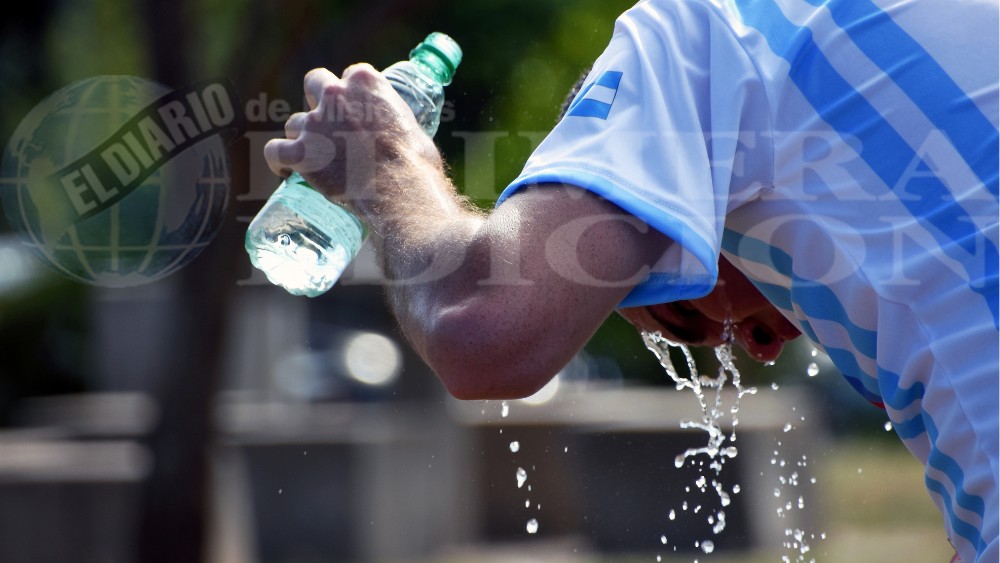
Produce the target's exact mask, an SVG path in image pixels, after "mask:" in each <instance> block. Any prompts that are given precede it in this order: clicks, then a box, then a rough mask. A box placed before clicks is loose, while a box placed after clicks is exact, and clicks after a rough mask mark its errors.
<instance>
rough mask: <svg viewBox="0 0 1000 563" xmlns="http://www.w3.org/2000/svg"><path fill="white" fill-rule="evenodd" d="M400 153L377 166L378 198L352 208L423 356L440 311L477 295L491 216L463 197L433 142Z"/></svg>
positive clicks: (405, 326)
mask: <svg viewBox="0 0 1000 563" xmlns="http://www.w3.org/2000/svg"><path fill="white" fill-rule="evenodd" d="M394 152H395V153H396V154H397V157H396V158H393V159H392V160H390V161H387V162H384V163H382V164H380V165H379V169H378V172H377V174H376V188H375V190H374V197H368V198H364V199H361V200H357V201H354V202H351V205H352V207H353V208H354V210H355V211H356V212H357V213H358V214H359V215H360V216H361V217H362V219H363V220H364V221H365V222H366V224H367V225H368V226H369V229H370V232H371V236H370V239H369V240H370V244H372V245H373V246H374V249H375V254H376V256H377V258H378V261H379V264H380V266H381V268H382V271H383V274H384V275H385V278H386V293H387V297H388V301H389V303H390V306H391V307H392V310H393V313H394V314H395V315H396V317H397V319H398V321H399V323H400V327H401V328H402V329H403V332H404V333H405V334H406V335H407V337H408V338H409V339H410V340H411V342H412V343H413V344H414V346H415V347H416V348H417V349H418V351H420V352H421V353H423V352H424V349H425V348H426V335H427V334H428V333H429V332H430V325H432V324H433V322H434V319H435V315H436V312H437V311H438V310H440V309H442V308H446V307H447V306H448V303H447V300H449V299H461V298H462V296H464V295H468V294H469V293H470V292H472V291H474V290H475V287H476V283H475V282H476V281H477V280H476V275H475V274H474V273H471V272H470V270H472V269H474V268H475V266H474V265H475V264H476V263H477V262H479V261H480V260H478V259H477V258H476V256H474V254H475V252H476V251H477V249H479V248H481V247H482V246H484V245H481V244H477V242H476V241H477V239H479V238H481V233H482V229H483V226H484V224H485V221H486V215H485V214H484V213H482V212H481V211H478V210H476V209H475V208H474V207H473V206H472V205H470V204H469V203H468V202H467V201H466V200H465V199H464V198H462V197H461V196H459V195H458V194H457V192H456V191H455V189H454V187H453V185H452V183H451V181H450V180H449V179H448V177H447V176H446V174H445V171H444V167H443V165H442V162H441V158H440V156H439V154H438V153H437V150H436V149H434V148H433V145H430V146H429V147H428V145H427V144H423V143H419V144H415V145H412V146H400V147H397V150H396V151H394Z"/></svg>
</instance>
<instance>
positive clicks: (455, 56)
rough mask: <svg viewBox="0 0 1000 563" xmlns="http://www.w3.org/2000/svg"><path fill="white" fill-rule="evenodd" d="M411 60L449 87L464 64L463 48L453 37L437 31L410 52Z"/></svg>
mask: <svg viewBox="0 0 1000 563" xmlns="http://www.w3.org/2000/svg"><path fill="white" fill-rule="evenodd" d="M410 60H411V61H413V62H415V63H417V64H420V65H422V66H424V67H425V68H427V69H428V70H430V71H431V72H432V73H433V74H434V75H435V77H436V78H437V79H438V80H439V81H440V82H441V84H442V85H444V86H447V85H449V84H451V78H452V77H453V76H455V70H457V69H458V64H459V63H460V62H462V48H461V47H459V46H458V43H456V42H455V40H454V39H452V38H451V37H448V36H447V35H445V34H443V33H439V32H437V31H435V32H434V33H432V34H430V35H428V36H427V39H424V42H423V43H421V44H420V45H417V46H416V47H414V48H413V50H412V51H410Z"/></svg>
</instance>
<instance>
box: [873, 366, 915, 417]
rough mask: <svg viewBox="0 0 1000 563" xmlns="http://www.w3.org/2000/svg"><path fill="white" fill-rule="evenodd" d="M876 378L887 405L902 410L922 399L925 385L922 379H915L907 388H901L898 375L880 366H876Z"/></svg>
mask: <svg viewBox="0 0 1000 563" xmlns="http://www.w3.org/2000/svg"><path fill="white" fill-rule="evenodd" d="M878 380H879V390H880V391H881V393H882V398H883V399H885V404H886V406H887V407H890V408H892V409H895V410H897V411H902V410H904V409H906V408H907V407H909V406H910V405H912V404H913V403H916V402H919V401H922V400H923V399H924V393H925V392H926V387H924V383H923V382H922V381H917V382H915V383H914V384H913V385H911V386H910V387H909V388H907V389H902V388H900V386H899V376H898V375H896V374H895V373H893V372H891V371H889V370H887V369H885V368H883V367H882V366H879V368H878Z"/></svg>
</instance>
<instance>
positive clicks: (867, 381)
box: [824, 346, 883, 405]
mask: <svg viewBox="0 0 1000 563" xmlns="http://www.w3.org/2000/svg"><path fill="white" fill-rule="evenodd" d="M824 349H825V350H826V355H827V356H830V360H831V361H833V364H834V365H835V366H837V369H838V370H840V374H841V375H843V376H844V379H846V380H847V382H848V383H850V384H851V387H854V389H855V390H856V391H857V392H858V393H861V396H862V397H864V398H865V400H866V401H868V402H869V403H877V404H879V405H881V404H883V400H882V396H881V395H879V393H878V381H877V380H876V379H875V378H874V377H872V376H871V375H869V374H868V373H866V372H865V370H863V369H861V365H860V364H858V359H857V358H856V357H855V356H854V354H852V353H851V352H850V351H849V350H844V349H842V348H830V347H829V346H824ZM872 387H874V389H872Z"/></svg>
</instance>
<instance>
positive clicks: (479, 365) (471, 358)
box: [423, 308, 572, 400]
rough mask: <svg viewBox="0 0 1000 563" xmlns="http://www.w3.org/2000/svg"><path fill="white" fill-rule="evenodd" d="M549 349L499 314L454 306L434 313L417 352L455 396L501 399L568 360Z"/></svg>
mask: <svg viewBox="0 0 1000 563" xmlns="http://www.w3.org/2000/svg"><path fill="white" fill-rule="evenodd" d="M552 351H553V348H551V347H549V346H548V345H547V344H546V343H545V342H542V341H541V340H540V339H538V338H534V336H533V335H532V334H531V331H530V330H526V329H525V327H520V326H518V325H517V323H514V322H511V321H510V319H505V318H504V316H501V315H493V314H491V313H490V312H489V311H484V310H482V308H479V309H478V310H471V309H464V308H459V309H454V310H451V311H449V312H447V313H442V314H440V315H439V316H438V318H437V319H436V321H435V323H434V325H433V328H432V329H431V330H430V331H428V333H427V338H426V340H425V341H424V354H423V355H424V359H425V360H426V362H427V363H428V365H429V366H430V367H431V369H432V370H433V371H434V373H435V374H436V375H437V377H438V379H440V380H441V383H442V384H443V385H444V387H445V388H446V389H447V390H448V393H449V394H451V395H452V396H453V397H455V398H456V399H460V400H502V399H521V398H524V397H529V396H531V395H533V394H534V393H536V392H537V391H538V390H539V389H541V388H542V387H544V386H545V384H546V383H548V382H549V380H551V379H552V378H553V377H554V376H555V375H556V373H558V372H559V370H560V369H562V367H563V366H564V365H565V364H566V363H567V362H568V361H569V358H565V359H562V358H561V357H559V355H558V354H553V353H552ZM571 357H572V355H570V358H571Z"/></svg>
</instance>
